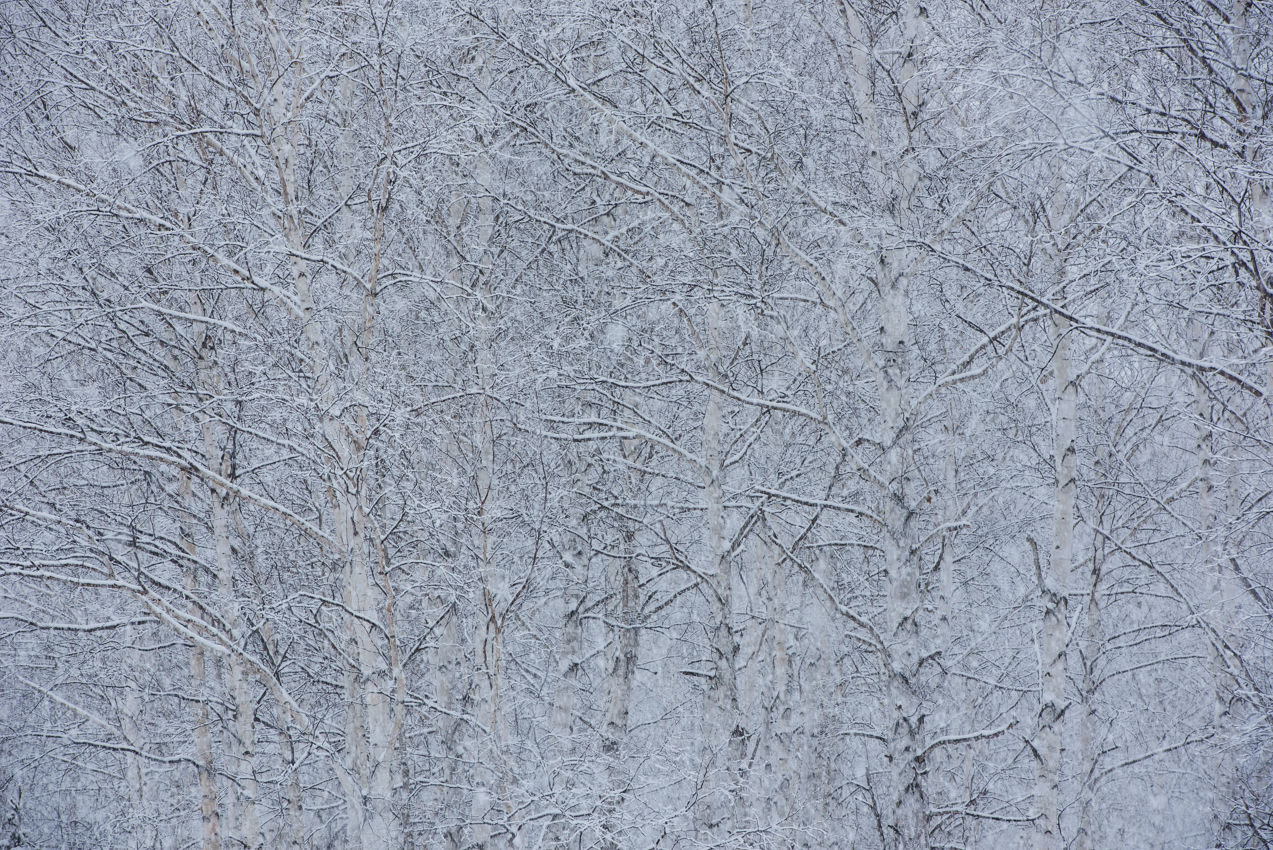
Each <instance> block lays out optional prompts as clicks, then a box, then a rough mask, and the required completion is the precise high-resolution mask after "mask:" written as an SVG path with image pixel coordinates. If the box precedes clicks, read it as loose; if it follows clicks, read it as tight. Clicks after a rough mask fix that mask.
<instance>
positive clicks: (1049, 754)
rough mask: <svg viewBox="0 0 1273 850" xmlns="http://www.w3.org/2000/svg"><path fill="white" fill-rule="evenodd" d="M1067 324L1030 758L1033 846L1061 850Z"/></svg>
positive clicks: (1069, 380)
mask: <svg viewBox="0 0 1273 850" xmlns="http://www.w3.org/2000/svg"><path fill="white" fill-rule="evenodd" d="M1069 330H1070V323H1069V320H1067V319H1065V318H1064V317H1060V316H1058V317H1056V318H1055V319H1054V320H1053V345H1054V353H1053V355H1052V375H1053V380H1054V381H1055V384H1056V427H1055V449H1056V453H1055V464H1056V467H1055V469H1056V477H1055V480H1054V488H1055V490H1054V494H1053V511H1054V512H1053V518H1052V554H1051V557H1050V558H1049V559H1048V562H1047V565H1046V567H1044V571H1043V575H1042V579H1043V581H1042V585H1041V586H1040V588H1039V597H1040V604H1041V606H1042V609H1043V623H1042V644H1043V645H1042V664H1043V671H1042V675H1043V684H1042V694H1041V697H1040V705H1039V719H1038V733H1037V735H1036V736H1035V744H1034V747H1035V753H1036V758H1037V759H1038V785H1037V788H1036V790H1035V809H1036V811H1035V814H1036V816H1037V818H1038V821H1037V823H1036V830H1037V831H1036V836H1035V846H1036V847H1037V848H1038V850H1061V848H1063V846H1064V845H1063V843H1062V840H1061V775H1062V765H1061V761H1062V754H1063V745H1064V729H1063V723H1064V716H1065V710H1066V702H1065V680H1066V665H1067V659H1068V645H1067V644H1068V641H1067V637H1068V624H1069V620H1068V611H1069V606H1068V596H1067V594H1068V592H1069V586H1070V568H1071V565H1072V563H1073V559H1074V500H1075V493H1076V484H1075V459H1076V455H1075V445H1074V439H1075V418H1076V415H1077V402H1078V386H1077V384H1076V383H1075V378H1074V375H1073V369H1072V364H1071V362H1070V336H1069Z"/></svg>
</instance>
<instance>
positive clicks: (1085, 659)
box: [1074, 376, 1114, 850]
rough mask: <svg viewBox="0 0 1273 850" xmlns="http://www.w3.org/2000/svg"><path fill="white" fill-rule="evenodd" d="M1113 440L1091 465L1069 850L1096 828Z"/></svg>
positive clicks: (1088, 846) (1085, 848)
mask: <svg viewBox="0 0 1273 850" xmlns="http://www.w3.org/2000/svg"><path fill="white" fill-rule="evenodd" d="M1091 380H1092V381H1093V382H1094V384H1095V390H1094V392H1093V396H1092V407H1093V409H1094V410H1096V411H1103V410H1104V409H1105V391H1104V390H1105V384H1104V381H1102V380H1101V378H1100V377H1099V376H1094V377H1092V378H1091ZM1113 441H1114V436H1113V435H1112V434H1109V435H1107V436H1106V437H1105V438H1104V439H1103V440H1102V444H1101V446H1100V448H1098V449H1097V451H1096V458H1095V461H1094V463H1093V466H1092V477H1093V479H1094V484H1095V488H1096V496H1095V499H1094V505H1093V507H1092V517H1093V522H1094V523H1095V524H1096V526H1097V528H1096V533H1095V534H1093V535H1092V554H1091V558H1090V561H1089V564H1090V567H1089V570H1088V582H1087V611H1086V617H1087V624H1086V627H1085V630H1084V635H1083V643H1082V650H1081V651H1080V653H1079V661H1080V663H1081V664H1082V667H1083V680H1082V683H1081V685H1080V688H1081V694H1080V698H1081V700H1082V705H1081V709H1082V714H1081V715H1080V716H1079V749H1080V753H1079V756H1080V758H1081V762H1080V770H1079V782H1080V785H1079V818H1078V819H1079V824H1078V832H1077V833H1076V834H1075V836H1074V846H1075V850H1093V847H1094V846H1095V845H1094V842H1095V829H1096V770H1097V761H1098V759H1099V758H1100V741H1098V740H1097V732H1098V722H1097V717H1096V691H1097V665H1098V663H1099V661H1100V658H1101V649H1102V640H1103V638H1104V632H1103V631H1102V622H1101V613H1102V612H1101V604H1102V598H1101V579H1102V576H1103V574H1104V570H1105V558H1106V555H1107V551H1106V550H1107V547H1108V542H1107V541H1106V539H1105V536H1104V535H1105V534H1106V533H1108V532H1109V531H1110V530H1111V529H1110V527H1109V525H1108V521H1109V514H1110V511H1111V509H1112V502H1113V499H1112V495H1111V489H1110V488H1111V486H1112V481H1111V480H1110V478H1109V476H1110V475H1112V474H1113V468H1114V464H1113V461H1114V449H1113V447H1114V442H1113Z"/></svg>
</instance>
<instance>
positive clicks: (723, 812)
mask: <svg viewBox="0 0 1273 850" xmlns="http://www.w3.org/2000/svg"><path fill="white" fill-rule="evenodd" d="M720 324H721V304H720V302H719V301H717V300H713V301H712V302H711V303H710V304H709V305H708V308H707V351H706V352H705V353H706V359H707V361H708V364H709V365H708V370H709V374H711V375H712V376H713V378H718V377H719V375H718V374H717V369H718V364H719V362H720V334H721V327H720ZM722 406H723V405H722V398H721V394H720V393H719V392H718V391H717V390H714V389H712V390H708V396H707V408H706V411H705V413H704V415H703V497H704V501H705V502H706V508H707V537H708V550H709V567H708V569H707V570H706V574H707V577H708V582H709V587H708V599H709V608H710V612H711V613H710V616H709V620H708V623H709V624H710V628H711V636H710V646H711V661H712V671H711V681H710V684H709V685H708V688H707V694H706V704H705V706H704V711H703V726H704V729H703V769H704V771H706V781H705V783H704V792H703V793H704V798H705V799H704V802H703V805H702V807H701V809H700V811H699V829H700V833H701V834H702V835H703V836H704V838H705V840H707V839H709V838H710V839H711V840H720V839H722V838H723V837H725V836H728V835H729V833H730V829H731V826H732V824H731V816H732V813H733V803H734V798H735V796H736V795H737V793H738V766H739V762H740V761H741V748H742V747H743V746H744V745H745V733H744V732H743V730H742V728H741V726H740V724H739V713H738V681H737V674H736V669H735V665H736V663H737V656H738V640H737V638H736V636H735V634H734V625H733V574H732V568H731V566H730V560H731V559H730V557H729V552H728V551H727V547H728V541H727V540H726V537H725V534H726V528H725V493H724V475H725V471H724V464H723V460H724V459H723V457H722V455H721V451H722V447H721V443H722V434H721V431H722V417H723V411H722Z"/></svg>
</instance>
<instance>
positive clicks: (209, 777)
mask: <svg viewBox="0 0 1273 850" xmlns="http://www.w3.org/2000/svg"><path fill="white" fill-rule="evenodd" d="M177 492H178V495H179V496H180V498H181V504H182V505H184V506H185V508H184V509H183V510H182V512H181V527H180V529H179V531H178V536H179V538H180V541H181V547H182V549H184V550H185V552H186V555H187V557H188V558H189V559H190V562H191V565H190V571H189V572H187V573H186V590H187V591H188V592H189V593H190V595H191V596H192V597H194V596H195V595H196V594H197V593H198V590H199V579H198V566H197V558H198V550H197V548H196V546H195V539H194V529H193V527H192V526H193V517H192V516H191V514H190V509H189V505H190V504H191V500H192V499H193V497H194V494H193V492H192V488H191V481H190V474H189V473H188V472H185V471H182V472H181V473H180V474H179V476H178V485H177ZM190 613H191V616H192V617H196V618H197V617H198V616H199V612H198V610H192V611H191V612H190ZM190 682H191V690H192V692H193V693H192V696H193V699H192V700H191V704H192V706H193V710H192V713H193V715H194V716H193V718H192V720H193V725H194V743H195V765H196V768H195V769H196V771H197V772H198V775H199V819H200V824H201V829H200V834H201V836H202V848H203V850H221V811H220V808H219V806H218V805H217V784H216V775H217V773H216V765H215V764H214V762H213V760H212V730H211V728H210V726H209V718H208V690H209V688H208V671H207V664H206V662H205V659H204V652H203V646H202V644H200V643H198V642H197V641H192V642H191V644H190Z"/></svg>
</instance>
